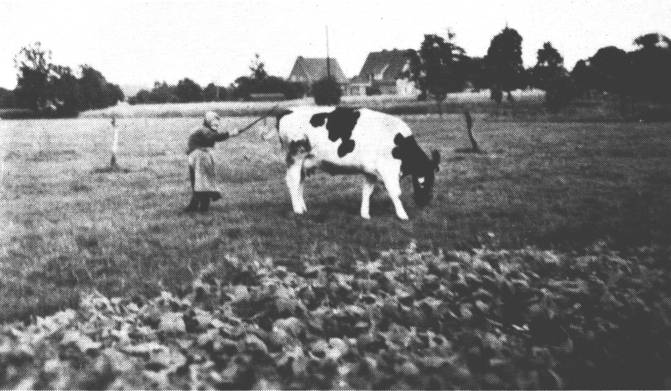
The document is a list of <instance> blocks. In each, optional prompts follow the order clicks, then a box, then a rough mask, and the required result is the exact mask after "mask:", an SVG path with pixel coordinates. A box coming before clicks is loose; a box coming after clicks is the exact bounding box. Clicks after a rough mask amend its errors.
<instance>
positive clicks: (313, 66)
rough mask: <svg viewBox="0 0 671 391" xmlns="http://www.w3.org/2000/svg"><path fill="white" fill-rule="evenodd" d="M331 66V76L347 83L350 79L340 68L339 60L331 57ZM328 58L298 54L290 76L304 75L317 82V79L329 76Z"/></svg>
mask: <svg viewBox="0 0 671 391" xmlns="http://www.w3.org/2000/svg"><path fill="white" fill-rule="evenodd" d="M328 63H329V68H330V71H331V76H332V77H335V79H336V80H337V81H338V82H339V83H346V82H347V81H348V79H347V77H345V73H344V72H343V71H342V69H341V68H340V64H338V60H336V59H335V58H329V61H328ZM326 64H327V61H326V58H306V57H303V56H298V57H297V58H296V62H295V63H294V67H293V68H292V69H291V73H290V74H289V78H291V77H292V76H296V77H304V78H306V79H307V80H310V82H315V81H317V80H320V79H323V78H325V77H326V76H327V72H326Z"/></svg>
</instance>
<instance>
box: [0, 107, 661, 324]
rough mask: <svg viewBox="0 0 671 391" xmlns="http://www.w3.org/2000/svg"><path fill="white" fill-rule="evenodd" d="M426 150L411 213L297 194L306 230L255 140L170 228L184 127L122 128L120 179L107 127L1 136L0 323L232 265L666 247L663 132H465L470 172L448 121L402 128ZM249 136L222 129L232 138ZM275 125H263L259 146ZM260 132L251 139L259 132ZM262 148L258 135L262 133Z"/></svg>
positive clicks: (41, 126)
mask: <svg viewBox="0 0 671 391" xmlns="http://www.w3.org/2000/svg"><path fill="white" fill-rule="evenodd" d="M406 120H407V121H408V123H409V125H410V126H411V128H412V129H413V131H414V132H415V134H416V135H417V138H418V140H419V142H420V144H421V145H422V146H423V147H424V148H425V150H428V149H433V148H436V149H438V150H439V151H440V152H441V154H442V157H443V162H442V164H441V171H440V172H439V174H438V177H437V181H436V189H435V199H434V202H433V203H432V205H431V206H430V207H428V208H426V209H424V210H419V209H417V208H416V207H415V206H414V205H413V204H412V199H411V194H410V190H411V184H410V182H409V181H408V180H407V179H406V180H404V181H403V189H404V192H405V193H404V196H403V197H402V199H403V201H404V203H405V205H406V207H407V210H408V213H409V215H410V217H411V218H410V221H409V222H401V221H398V220H397V219H395V217H394V213H393V207H392V205H391V202H390V201H389V200H388V198H387V195H386V192H385V191H384V190H383V189H382V188H381V187H378V189H377V190H376V192H375V193H374V195H373V199H372V204H371V215H372V219H371V220H370V221H364V220H362V219H361V218H360V217H359V216H358V211H359V205H360V204H359V203H360V179H359V178H358V177H330V176H328V175H326V174H319V175H316V176H314V177H310V178H308V180H307V185H306V202H307V206H308V213H307V215H306V216H303V217H296V216H294V215H293V214H292V213H291V206H290V201H289V196H288V194H287V190H286V187H285V185H284V179H283V177H284V155H283V153H282V152H281V150H280V147H279V143H278V142H277V139H276V138H272V139H270V140H268V141H262V140H261V139H260V137H259V134H258V133H257V132H255V131H254V130H252V131H250V132H249V133H247V134H245V135H243V136H241V137H239V138H236V139H233V140H230V141H227V142H225V143H223V144H220V145H218V146H217V147H216V152H215V155H216V159H217V161H218V164H219V168H218V170H219V171H218V173H219V177H220V178H221V188H222V193H223V195H224V199H223V200H222V201H219V202H218V203H215V204H214V206H213V208H212V209H211V211H210V213H209V214H205V215H201V214H196V215H189V214H182V213H180V211H181V209H182V208H183V207H184V206H185V205H186V203H187V201H188V197H189V187H188V184H187V181H186V166H185V156H184V153H183V149H184V146H185V141H186V138H187V136H188V134H189V131H190V129H191V128H193V127H195V126H197V125H198V124H199V121H200V120H199V119H197V118H165V119H163V118H148V119H147V118H134V119H123V120H119V121H118V122H117V123H118V126H120V127H121V143H120V151H121V153H120V155H119V163H120V164H121V165H122V166H123V167H124V168H127V169H128V170H129V172H127V173H123V172H105V170H104V168H105V167H106V166H107V164H108V161H109V152H108V150H109V144H110V143H111V138H112V130H111V127H110V124H109V120H106V119H97V118H84V119H76V120H50V121H48V120H30V121H2V122H0V163H1V164H2V166H1V167H0V168H1V174H0V175H1V177H0V181H1V187H0V189H1V193H0V200H1V203H2V209H1V210H0V213H1V214H0V226H2V227H3V228H2V232H1V236H0V270H1V273H0V297H1V298H0V302H1V303H2V307H3V311H2V314H1V315H0V320H2V319H12V318H21V317H25V316H27V315H29V314H33V313H45V312H49V311H52V310H54V309H56V308H60V307H63V306H69V305H76V303H77V301H78V298H79V292H80V291H81V290H85V289H89V288H93V287H95V288H97V289H99V290H101V291H102V292H103V293H105V294H108V295H124V296H125V295H136V294H141V295H153V294H155V293H156V292H158V291H159V290H160V289H161V288H168V289H175V288H179V287H180V286H181V285H182V284H188V283H190V282H191V281H192V279H193V277H194V275H195V274H197V273H198V270H199V269H200V268H201V267H202V266H203V265H206V264H208V263H211V262H213V261H216V260H218V259H221V257H222V256H223V255H225V254H228V253H235V254H237V255H239V256H241V257H242V258H243V259H244V258H245V257H246V256H248V257H257V256H259V255H260V256H270V257H272V258H273V259H274V260H275V263H276V264H291V263H294V262H298V261H300V260H301V259H305V258H324V257H329V256H332V257H338V258H342V259H357V260H365V259H370V258H371V257H372V256H373V255H372V254H373V253H375V252H377V251H381V250H384V249H388V248H399V247H404V246H406V245H408V243H410V242H411V241H416V242H417V244H418V246H419V247H420V248H424V249H437V248H446V249H455V248H456V249H465V248H473V247H481V246H489V247H495V248H520V247H523V246H528V245H531V246H538V247H541V248H560V249H563V250H577V251H580V249H582V248H584V247H585V246H590V245H591V244H593V243H594V242H597V241H604V242H605V243H607V244H608V245H609V246H611V247H614V248H628V247H633V246H640V245H648V244H662V245H668V244H669V243H671V197H670V196H669V194H671V171H669V167H671V138H670V137H669V136H670V134H669V129H668V124H638V123H627V124H622V123H608V124H600V123H588V124H585V123H569V122H567V123H546V122H533V123H530V122H529V123H527V122H520V123H517V122H506V121H498V120H495V119H493V118H492V117H490V116H484V115H482V116H476V118H475V126H474V131H475V135H476V138H477V139H478V140H479V142H480V144H481V147H482V148H483V149H485V150H486V151H487V153H486V154H483V155H473V154H460V153H456V152H455V151H454V150H455V149H456V148H459V147H464V146H467V145H468V144H467V143H468V142H467V138H466V135H465V132H464V124H463V118H462V117H461V116H452V115H450V116H445V117H443V118H437V117H435V116H415V117H407V118H406ZM248 121H249V118H244V117H236V118H228V119H226V121H225V126H240V125H242V124H245V123H247V122H248ZM273 122H274V121H269V122H268V123H266V124H265V125H263V124H262V125H260V128H263V127H264V126H265V127H267V128H270V127H272V126H274V123H273ZM260 130H263V129H260ZM259 133H260V132H259Z"/></svg>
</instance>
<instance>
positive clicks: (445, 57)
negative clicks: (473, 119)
mask: <svg viewBox="0 0 671 391" xmlns="http://www.w3.org/2000/svg"><path fill="white" fill-rule="evenodd" d="M633 43H634V45H635V49H634V50H633V51H630V52H626V51H624V50H622V49H619V48H617V47H614V46H608V47H604V48H601V49H599V50H598V51H597V52H596V53H595V54H594V55H593V56H591V57H589V58H587V59H583V60H580V61H578V62H577V63H576V65H575V66H574V68H573V70H572V71H570V72H569V71H568V70H567V69H566V68H565V66H564V59H563V57H562V56H561V54H560V53H559V51H558V50H557V49H556V48H554V47H553V46H552V43H550V42H546V43H544V44H543V47H541V48H540V49H538V51H537V61H536V64H535V65H534V66H533V67H531V68H528V69H525V68H524V66H523V63H522V36H521V35H520V34H519V33H518V32H517V31H516V30H515V29H513V28H509V27H506V28H504V29H503V30H502V31H501V32H500V33H499V34H497V35H496V36H494V37H493V38H492V40H491V43H490V46H489V49H488V50H487V54H486V55H485V56H484V57H481V58H480V57H469V56H467V55H466V52H465V50H464V49H463V48H461V47H460V46H459V45H457V43H456V41H455V35H454V34H452V33H448V35H447V38H443V37H441V36H438V35H434V34H429V35H425V36H424V41H423V42H422V43H421V45H420V49H419V50H409V51H408V52H407V53H406V55H407V57H408V59H409V65H410V66H409V69H408V71H407V72H406V75H405V76H407V77H408V78H410V79H411V80H413V81H414V82H415V85H416V86H417V88H418V89H419V90H420V91H421V93H420V96H419V98H420V99H426V98H432V99H435V100H436V101H437V102H441V101H443V100H444V99H445V97H446V96H447V94H448V93H450V92H459V91H463V90H465V89H466V88H468V87H470V88H473V89H475V90H481V89H489V90H490V96H491V98H492V99H493V100H494V101H496V102H497V103H501V101H502V99H503V96H504V93H505V94H506V95H507V99H508V100H513V97H512V95H511V93H510V92H511V91H512V90H515V89H525V88H538V89H541V90H544V91H546V97H545V104H546V106H547V107H548V108H549V109H551V110H558V109H560V108H562V107H564V106H565V105H566V104H568V103H569V102H570V101H571V100H572V99H574V98H577V97H580V96H584V95H586V94H590V93H592V94H593V93H594V92H602V93H611V94H616V95H619V96H628V97H632V98H638V99H644V100H652V101H664V102H669V101H671V40H669V38H667V37H666V36H664V35H661V34H658V33H649V34H645V35H642V36H639V37H637V38H636V39H635V40H634V42H633Z"/></svg>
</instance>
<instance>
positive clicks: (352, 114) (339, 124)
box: [310, 107, 361, 157]
mask: <svg viewBox="0 0 671 391" xmlns="http://www.w3.org/2000/svg"><path fill="white" fill-rule="evenodd" d="M360 115H361V112H360V111H359V110H356V109H352V108H346V107H337V108H336V109H335V110H333V111H331V112H329V113H317V114H315V115H313V116H312V118H310V125H312V126H313V127H315V128H316V127H321V126H324V123H326V130H327V131H328V138H329V140H331V141H333V142H335V141H337V140H338V139H341V140H342V144H340V146H339V147H338V156H340V157H343V156H345V155H347V154H348V153H350V152H352V151H353V150H354V140H351V137H352V131H353V130H354V126H356V122H357V120H358V119H359V116H360Z"/></svg>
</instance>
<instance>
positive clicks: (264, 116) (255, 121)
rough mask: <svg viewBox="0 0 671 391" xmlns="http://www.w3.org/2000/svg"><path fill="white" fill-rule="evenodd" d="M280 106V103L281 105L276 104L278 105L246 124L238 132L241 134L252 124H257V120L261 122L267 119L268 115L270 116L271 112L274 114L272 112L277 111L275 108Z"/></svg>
mask: <svg viewBox="0 0 671 391" xmlns="http://www.w3.org/2000/svg"><path fill="white" fill-rule="evenodd" d="M278 107H280V105H279V104H276V105H275V106H274V107H273V108H272V109H270V110H269V111H268V112H267V113H265V114H263V115H262V116H261V117H259V118H257V119H255V120H254V121H252V122H251V123H250V124H249V125H247V126H245V127H244V128H242V129H240V130H238V134H241V133H242V132H244V131H245V130H248V129H249V128H251V127H252V126H254V125H256V123H257V122H259V121H261V120H263V119H265V118H266V117H268V116H269V115H270V114H272V113H273V112H274V111H275V109H277V108H278Z"/></svg>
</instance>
